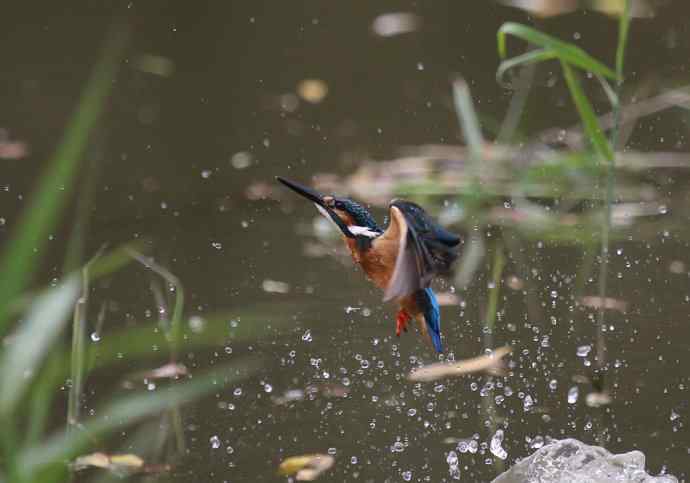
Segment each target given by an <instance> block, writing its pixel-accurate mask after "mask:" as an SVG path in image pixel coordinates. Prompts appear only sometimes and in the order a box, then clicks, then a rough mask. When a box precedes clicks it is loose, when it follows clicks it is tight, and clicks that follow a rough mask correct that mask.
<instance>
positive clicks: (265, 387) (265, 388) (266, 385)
mask: <svg viewBox="0 0 690 483" xmlns="http://www.w3.org/2000/svg"><path fill="white" fill-rule="evenodd" d="M264 391H265V392H267V393H271V392H273V386H271V385H270V384H268V383H267V384H264Z"/></svg>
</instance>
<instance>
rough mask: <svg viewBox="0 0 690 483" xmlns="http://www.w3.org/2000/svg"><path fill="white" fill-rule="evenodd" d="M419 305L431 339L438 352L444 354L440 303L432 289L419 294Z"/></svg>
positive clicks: (426, 289)
mask: <svg viewBox="0 0 690 483" xmlns="http://www.w3.org/2000/svg"><path fill="white" fill-rule="evenodd" d="M416 295H417V304H418V305H419V308H420V309H421V311H422V313H423V314H424V320H425V321H426V326H427V331H428V332H429V336H430V337H431V342H432V343H433V345H434V349H436V352H443V345H442V344H441V313H440V311H439V308H438V301H437V300H436V296H435V295H434V291H433V290H431V287H428V288H425V289H423V290H420V291H418V292H417V294H416Z"/></svg>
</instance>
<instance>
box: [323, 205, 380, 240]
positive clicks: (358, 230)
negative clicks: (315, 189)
mask: <svg viewBox="0 0 690 483" xmlns="http://www.w3.org/2000/svg"><path fill="white" fill-rule="evenodd" d="M314 206H316V209H317V210H319V213H321V214H322V215H323V216H325V217H326V219H327V220H328V221H330V222H331V224H333V226H335V227H336V228H338V231H340V227H339V226H338V225H337V224H336V222H335V221H333V218H331V215H330V213H328V211H326V209H325V208H324V207H323V206H320V205H318V204H316V203H314ZM347 229H348V230H349V231H350V233H352V234H353V235H354V236H358V235H362V236H366V237H369V238H376V237H377V236H379V235H380V233H378V232H376V231H372V230H371V229H370V228H368V227H366V226H358V225H350V226H348V227H347Z"/></svg>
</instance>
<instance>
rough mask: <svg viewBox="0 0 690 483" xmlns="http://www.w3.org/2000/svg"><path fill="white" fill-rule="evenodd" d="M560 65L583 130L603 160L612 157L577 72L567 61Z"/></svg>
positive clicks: (609, 146)
mask: <svg viewBox="0 0 690 483" xmlns="http://www.w3.org/2000/svg"><path fill="white" fill-rule="evenodd" d="M561 66H562V67H563V74H564V76H565V81H566V83H567V84H568V89H570V95H571V96H572V98H573V102H574V103H575V107H576V108H577V112H578V113H579V114H580V119H582V124H583V125H584V128H585V132H586V133H587V136H588V138H589V140H590V142H591V143H592V147H594V149H595V150H596V151H597V153H598V154H599V155H600V156H601V157H602V159H603V160H610V159H613V150H612V149H611V144H610V143H609V140H608V139H606V136H605V135H604V132H603V131H602V129H601V125H600V124H599V119H597V116H596V114H595V113H594V108H593V107H592V104H591V103H590V102H589V99H587V96H586V95H585V93H584V91H583V90H582V86H581V85H580V80H579V78H578V75H577V72H575V71H574V70H573V68H572V67H571V66H570V65H568V63H567V62H563V61H561Z"/></svg>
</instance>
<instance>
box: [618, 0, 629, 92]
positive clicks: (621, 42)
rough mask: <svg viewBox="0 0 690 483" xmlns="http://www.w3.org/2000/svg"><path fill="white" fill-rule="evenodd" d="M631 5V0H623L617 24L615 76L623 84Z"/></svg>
mask: <svg viewBox="0 0 690 483" xmlns="http://www.w3.org/2000/svg"><path fill="white" fill-rule="evenodd" d="M631 3H632V2H631V0H625V6H624V7H623V12H622V14H621V18H620V21H619V23H618V47H617V48H616V76H617V77H618V82H623V62H624V61H625V50H626V47H627V45H628V30H629V29H630V17H631V15H630V7H631Z"/></svg>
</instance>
